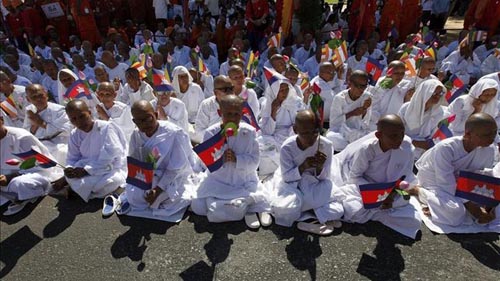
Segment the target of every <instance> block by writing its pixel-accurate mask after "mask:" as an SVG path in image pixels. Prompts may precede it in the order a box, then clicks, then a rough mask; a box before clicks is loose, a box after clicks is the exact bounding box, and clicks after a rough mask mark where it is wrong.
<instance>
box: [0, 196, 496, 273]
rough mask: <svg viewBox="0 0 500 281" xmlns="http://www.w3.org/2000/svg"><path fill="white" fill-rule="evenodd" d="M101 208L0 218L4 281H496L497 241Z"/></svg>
mask: <svg viewBox="0 0 500 281" xmlns="http://www.w3.org/2000/svg"><path fill="white" fill-rule="evenodd" d="M101 205H102V200H98V199H95V200H91V201H90V202H89V203H85V202H83V201H82V200H81V199H79V198H73V199H69V200H66V199H58V198H53V197H45V198H43V199H40V200H38V201H37V203H35V204H30V205H28V206H27V207H26V208H25V210H23V211H22V212H21V213H19V214H17V215H15V216H12V217H3V216H0V241H1V242H0V279H2V280H6V281H7V280H96V281H97V280H238V281H242V280H287V281H291V280H446V279H449V280H499V278H498V277H499V276H500V272H499V271H500V242H499V234H494V233H486V234H474V235H471V234H468V235H436V234H433V233H432V232H430V231H429V230H428V229H427V228H425V226H424V225H422V233H421V235H419V237H417V239H416V240H413V239H409V238H406V237H404V236H402V235H400V234H398V233H396V232H395V231H393V230H391V229H389V228H387V227H385V226H383V225H382V224H380V223H377V222H369V223H367V224H363V225H360V224H347V223H344V225H343V227H342V229H341V230H336V231H335V232H334V234H333V235H331V236H328V237H319V236H316V235H311V234H307V233H304V232H302V231H299V230H297V229H296V228H295V227H292V228H285V227H280V226H276V225H272V226H270V227H268V228H261V229H259V230H257V231H254V230H249V229H247V227H246V225H245V223H244V222H243V221H240V222H231V223H219V224H215V223H208V221H207V219H206V218H204V217H200V216H196V215H193V214H191V213H189V212H188V213H187V214H186V215H185V218H184V220H183V221H182V222H181V223H179V224H172V223H166V222H162V221H155V220H149V219H142V218H135V217H128V216H121V217H119V216H117V215H113V216H112V217H110V218H107V219H103V218H102V215H101ZM5 208H6V207H5V206H4V207H2V208H0V212H3V211H4V210H5Z"/></svg>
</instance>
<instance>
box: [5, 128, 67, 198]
mask: <svg viewBox="0 0 500 281" xmlns="http://www.w3.org/2000/svg"><path fill="white" fill-rule="evenodd" d="M5 128H6V129H7V134H6V135H5V137H3V138H2V139H1V140H0V156H1V157H0V159H2V161H1V162H0V174H1V175H9V174H12V173H15V172H18V173H20V174H21V175H20V176H17V177H15V178H13V179H12V180H11V181H10V183H9V184H8V185H7V186H6V187H2V188H1V189H0V205H3V204H4V203H6V202H7V201H9V200H10V201H17V200H27V199H31V198H36V197H39V196H44V195H46V194H47V192H48V191H49V189H50V187H51V184H50V183H51V181H53V180H56V179H57V178H59V177H61V176H62V175H63V172H62V169H61V168H60V167H59V166H55V167H51V168H47V169H44V168H41V167H39V166H35V167H33V168H31V169H27V170H20V169H19V167H18V166H11V165H8V164H6V163H5V161H7V160H9V159H19V158H18V157H17V156H15V155H14V153H23V152H27V151H29V150H31V149H34V150H36V151H38V152H40V153H42V154H43V155H45V156H47V157H49V158H52V159H53V157H52V155H51V154H50V152H49V150H48V149H47V148H46V147H45V146H44V145H43V144H42V143H41V142H40V141H39V140H38V139H37V138H36V137H34V136H33V135H32V134H31V133H30V132H28V131H26V130H25V129H23V128H14V127H8V126H6V127H5Z"/></svg>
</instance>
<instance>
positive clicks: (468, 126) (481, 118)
mask: <svg viewBox="0 0 500 281" xmlns="http://www.w3.org/2000/svg"><path fill="white" fill-rule="evenodd" d="M490 126H491V127H493V126H495V127H496V126H497V123H496V121H495V119H493V117H491V116H490V115H489V114H487V113H483V112H480V113H475V114H472V115H471V116H469V118H468V119H467V121H465V131H466V132H474V131H477V130H479V129H482V128H484V127H490Z"/></svg>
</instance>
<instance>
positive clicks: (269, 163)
mask: <svg viewBox="0 0 500 281" xmlns="http://www.w3.org/2000/svg"><path fill="white" fill-rule="evenodd" d="M275 76H276V77H277V78H278V79H277V80H276V81H275V82H274V83H272V84H271V87H270V88H269V89H267V90H266V91H265V100H264V102H263V105H262V112H261V119H260V122H259V125H260V128H261V132H262V135H261V136H260V137H259V146H260V151H261V154H260V155H261V162H260V166H259V174H261V175H266V174H270V173H272V172H274V171H275V170H276V169H277V168H278V166H279V149H280V147H281V145H282V144H283V142H284V141H285V140H286V139H287V138H288V137H290V136H292V135H293V134H294V132H293V124H294V122H295V116H296V115H297V112H298V111H299V110H302V109H305V105H304V103H303V102H302V100H301V99H300V98H299V97H298V96H297V93H296V92H295V89H294V87H293V85H292V84H290V82H289V80H288V79H286V78H285V77H284V76H283V75H280V74H275Z"/></svg>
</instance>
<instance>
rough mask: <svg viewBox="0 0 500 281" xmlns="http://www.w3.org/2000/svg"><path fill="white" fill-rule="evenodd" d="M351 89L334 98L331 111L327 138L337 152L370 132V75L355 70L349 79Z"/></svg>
mask: <svg viewBox="0 0 500 281" xmlns="http://www.w3.org/2000/svg"><path fill="white" fill-rule="evenodd" d="M349 81H350V86H351V87H350V88H349V89H348V90H344V91H342V92H340V93H339V94H338V95H336V96H335V97H334V98H333V102H332V104H331V107H330V109H329V111H330V128H329V129H328V132H327V134H326V137H327V138H328V139H329V140H330V141H331V142H332V143H333V148H334V150H335V151H341V150H342V149H344V148H345V147H346V146H347V145H348V144H349V143H351V142H353V141H355V140H357V139H359V138H361V137H363V136H365V135H366V134H367V133H369V132H370V118H371V107H370V106H371V101H372V99H371V94H370V93H369V92H368V91H365V90H366V88H367V87H368V74H367V73H366V72H364V71H362V70H355V71H353V72H352V74H351V75H350V77H349Z"/></svg>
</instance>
